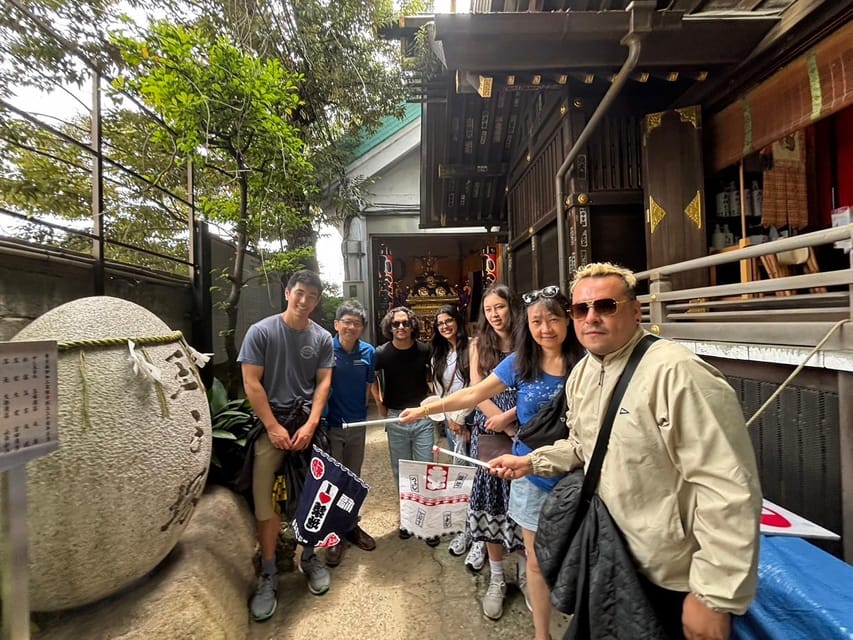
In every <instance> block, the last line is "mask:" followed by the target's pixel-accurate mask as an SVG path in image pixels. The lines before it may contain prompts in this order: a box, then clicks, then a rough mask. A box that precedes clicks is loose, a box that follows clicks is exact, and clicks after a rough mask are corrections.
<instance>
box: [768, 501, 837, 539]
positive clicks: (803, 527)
mask: <svg viewBox="0 0 853 640" xmlns="http://www.w3.org/2000/svg"><path fill="white" fill-rule="evenodd" d="M761 533H764V534H767V535H776V536H798V537H800V538H820V539H822V540H840V539H841V536H839V535H838V534H837V533H833V532H832V531H830V530H829V529H824V528H823V527H821V526H820V525H817V524H815V523H814V522H811V521H810V520H806V519H805V518H803V517H802V516H798V515H797V514H796V513H794V512H793V511H788V510H787V509H784V508H782V507H780V506H779V505H778V504H773V503H772V502H770V500H767V499H766V498H765V499H764V501H763V502H762V504H761Z"/></svg>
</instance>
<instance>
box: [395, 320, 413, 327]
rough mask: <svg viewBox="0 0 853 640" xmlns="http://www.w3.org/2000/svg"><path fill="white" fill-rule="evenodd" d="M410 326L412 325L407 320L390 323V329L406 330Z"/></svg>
mask: <svg viewBox="0 0 853 640" xmlns="http://www.w3.org/2000/svg"><path fill="white" fill-rule="evenodd" d="M411 326H412V323H411V322H409V321H408V320H394V321H392V322H391V328H392V329H408V328H409V327H411Z"/></svg>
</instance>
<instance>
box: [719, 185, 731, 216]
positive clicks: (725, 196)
mask: <svg viewBox="0 0 853 640" xmlns="http://www.w3.org/2000/svg"><path fill="white" fill-rule="evenodd" d="M717 217H718V218H728V217H729V192H728V190H727V189H726V187H725V185H722V184H721V185H720V187H719V190H718V191H717Z"/></svg>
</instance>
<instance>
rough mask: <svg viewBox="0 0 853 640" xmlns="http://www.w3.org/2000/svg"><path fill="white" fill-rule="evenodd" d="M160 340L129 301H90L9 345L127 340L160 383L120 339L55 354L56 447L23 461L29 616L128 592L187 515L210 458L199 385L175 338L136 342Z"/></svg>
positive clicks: (156, 326)
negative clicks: (140, 369)
mask: <svg viewBox="0 0 853 640" xmlns="http://www.w3.org/2000/svg"><path fill="white" fill-rule="evenodd" d="M171 333H172V330H171V329H170V328H169V327H168V326H166V324H165V323H163V321H161V320H160V319H159V318H157V317H156V316H155V315H154V314H152V313H151V312H150V311H148V310H146V309H144V308H143V307H140V306H139V305H136V304H134V303H132V302H127V301H126V300H120V299H118V298H110V297H93V298H82V299H79V300H75V301H73V302H69V303H68V304H64V305H62V306H61V307H57V308H56V309H53V310H51V311H49V312H48V313H46V314H44V315H43V316H41V317H40V318H38V319H36V320H35V321H34V322H33V323H32V324H30V325H29V326H27V327H25V328H24V329H23V330H22V331H21V332H20V333H18V335H16V336H15V337H14V338H13V341H26V340H57V341H59V342H74V341H79V340H87V339H105V338H121V337H130V338H132V339H134V341H135V342H137V346H136V350H137V352H139V351H141V350H142V349H143V348H144V351H145V353H146V354H147V356H148V358H149V359H150V361H151V363H152V364H153V365H154V366H155V367H157V368H158V369H159V370H160V371H161V372H162V385H157V384H156V383H155V382H153V381H152V380H151V379H147V378H145V377H143V376H142V375H135V374H134V371H133V366H132V361H131V358H130V353H129V350H128V344H127V342H126V341H125V342H123V343H122V344H118V345H115V346H108V347H103V346H86V347H82V348H81V347H75V346H71V347H70V348H62V349H60V352H59V364H58V367H57V377H58V381H57V382H58V384H57V387H58V397H59V406H58V411H59V449H58V450H57V451H54V452H53V453H51V454H49V455H47V456H45V457H43V458H38V459H36V460H33V461H31V462H29V463H28V464H27V502H28V505H27V506H28V516H27V526H28V528H29V567H30V603H31V605H30V606H31V608H32V609H33V610H34V611H55V610H59V609H66V608H69V607H75V606H79V605H83V604H88V603H90V602H94V601H96V600H99V599H101V598H103V597H105V596H108V595H110V594H112V593H115V592H116V591H119V590H121V589H122V588H124V587H126V586H128V585H129V584H131V583H132V582H134V581H135V580H137V579H138V578H140V577H142V576H143V575H145V574H146V573H147V572H149V571H151V569H153V568H154V567H155V566H157V564H158V563H159V562H160V561H161V560H162V559H163V558H164V557H165V556H166V555H167V554H168V553H169V551H171V550H172V548H173V547H174V545H175V543H176V542H177V540H178V538H179V537H180V536H181V534H182V533H183V531H184V528H185V527H186V525H187V523H188V522H189V519H190V517H191V516H192V512H193V509H194V507H195V504H196V502H197V500H198V498H199V496H200V495H201V492H202V489H203V488H204V483H205V480H206V477H207V469H208V464H209V462H210V450H211V426H210V412H209V410H208V405H207V398H206V396H205V393H204V387H203V386H202V385H201V384H200V381H199V378H198V375H197V370H196V368H195V365H194V364H193V362H192V360H191V358H190V356H189V354H188V353H187V351H186V350H185V349H184V348H183V346H182V344H181V342H179V341H178V340H174V341H171V342H169V343H167V344H156V345H154V344H152V345H146V346H144V347H141V346H140V345H139V343H144V342H145V338H156V337H162V336H168V335H169V334H171ZM81 353H82V354H83V357H82V358H81ZM158 387H159V389H160V390H161V391H162V393H158ZM87 414H88V420H86V419H85V418H84V416H85V415H87ZM2 546H3V545H0V547H2ZM2 560H3V562H4V563H5V562H6V561H7V560H8V559H7V558H2ZM0 566H4V565H3V564H0ZM7 566H8V565H7Z"/></svg>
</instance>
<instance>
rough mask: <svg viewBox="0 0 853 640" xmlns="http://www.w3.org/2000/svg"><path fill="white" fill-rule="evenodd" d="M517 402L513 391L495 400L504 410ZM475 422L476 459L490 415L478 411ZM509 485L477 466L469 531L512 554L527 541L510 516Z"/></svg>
mask: <svg viewBox="0 0 853 640" xmlns="http://www.w3.org/2000/svg"><path fill="white" fill-rule="evenodd" d="M515 400H516V393H515V390H509V389H508V390H507V391H504V392H502V393H500V394H498V395H496V396H495V397H494V398H492V402H494V403H495V404H496V405H497V406H498V408H499V409H501V410H502V411H508V410H510V409H512V408H513V407H514V406H515ZM473 422H474V424H473V426H472V428H471V456H473V457H475V458H476V457H477V448H478V447H477V445H478V440H479V437H480V434H481V433H483V432H484V431H485V430H486V416H485V415H483V413H482V412H481V411H480V410H479V409H477V410H476V411H475V412H474V421H473ZM509 486H510V481H509V480H502V479H501V478H498V477H495V476H493V475H491V474H490V473H489V472H488V471H487V470H485V469H483V468H482V467H477V471H476V473H475V475H474V487H473V488H472V489H471V500H470V502H469V503H468V532H469V533H470V535H471V538H472V539H473V540H476V541H484V542H493V543H495V544H500V545H503V548H504V550H505V551H507V552H512V551H516V550H518V549H523V548H524V539H523V538H522V536H521V528H520V527H519V526H518V525H517V524H516V523H515V522H514V521H513V520H512V519H511V518H510V517H509V516H508V515H507V507H508V506H509Z"/></svg>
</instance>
